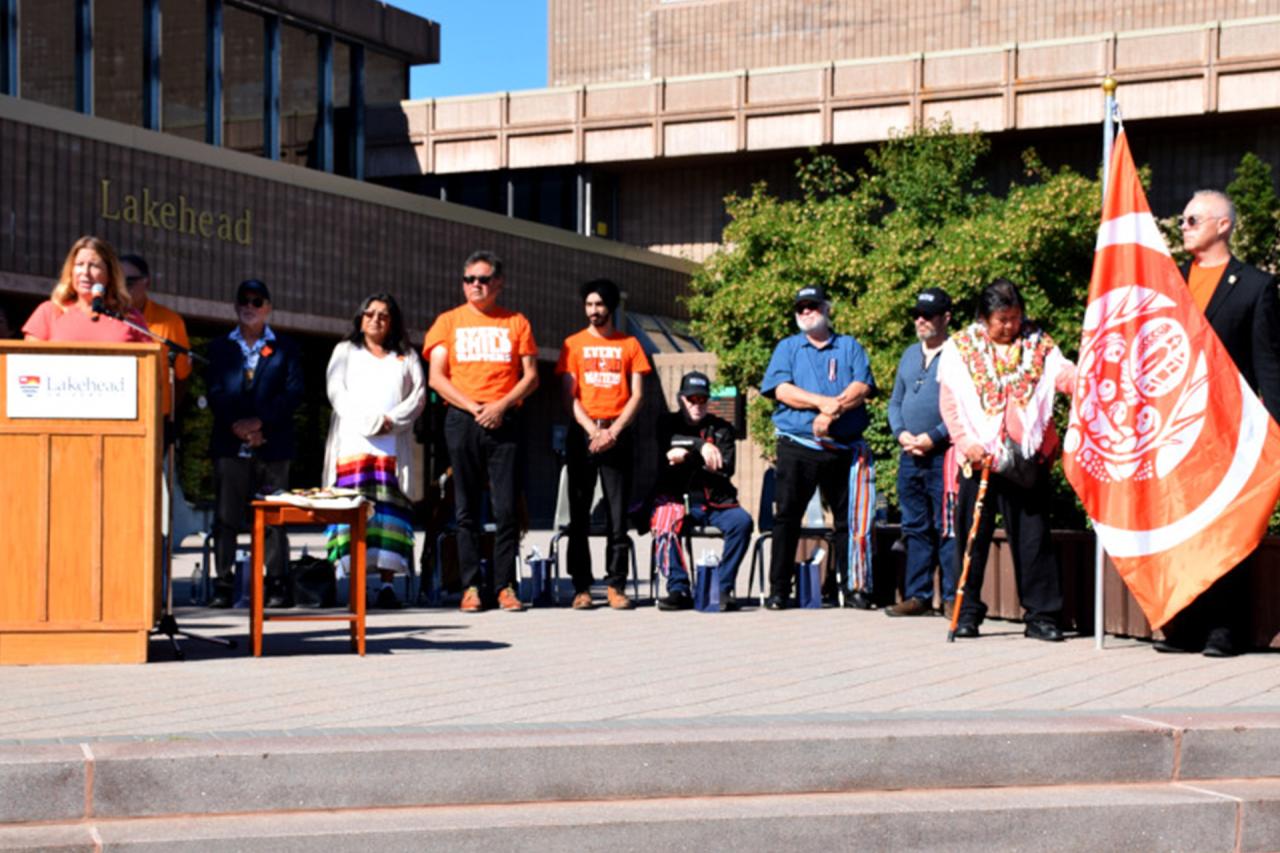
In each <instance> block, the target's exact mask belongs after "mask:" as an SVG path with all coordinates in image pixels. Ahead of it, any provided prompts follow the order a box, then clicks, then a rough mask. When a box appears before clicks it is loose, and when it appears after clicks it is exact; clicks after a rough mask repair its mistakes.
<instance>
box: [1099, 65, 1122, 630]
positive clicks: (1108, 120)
mask: <svg viewBox="0 0 1280 853" xmlns="http://www.w3.org/2000/svg"><path fill="white" fill-rule="evenodd" d="M1118 85H1119V84H1118V83H1117V82H1116V78H1114V77H1112V76H1110V75H1107V77H1106V78H1105V79H1103V81H1102V91H1103V92H1104V93H1105V95H1106V97H1105V100H1104V106H1103V117H1102V203H1103V205H1104V206H1105V205H1106V202H1107V189H1108V188H1109V187H1110V186H1111V144H1112V142H1113V141H1114V140H1115V111H1116V86H1118ZM1106 565H1107V554H1106V551H1104V550H1103V549H1102V539H1101V538H1100V537H1099V536H1098V532H1097V527H1096V525H1095V527H1094V534H1093V647H1094V648H1095V649H1097V650H1099V651H1101V650H1102V648H1103V638H1104V637H1105V636H1106V631H1105V626H1104V624H1103V618H1104V613H1103V610H1104V607H1103V598H1104V596H1103V573H1104V572H1103V570H1104V569H1105V568H1106Z"/></svg>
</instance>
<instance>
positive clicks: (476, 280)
mask: <svg viewBox="0 0 1280 853" xmlns="http://www.w3.org/2000/svg"><path fill="white" fill-rule="evenodd" d="M495 278H497V276H496V275H464V276H463V277H462V283H463V284H488V283H489V282H491V281H493V280H494V279H495Z"/></svg>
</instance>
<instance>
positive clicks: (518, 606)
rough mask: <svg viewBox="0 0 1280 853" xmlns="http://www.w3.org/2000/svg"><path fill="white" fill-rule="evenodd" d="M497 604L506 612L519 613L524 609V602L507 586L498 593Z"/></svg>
mask: <svg viewBox="0 0 1280 853" xmlns="http://www.w3.org/2000/svg"><path fill="white" fill-rule="evenodd" d="M498 606H499V607H501V608H502V609H503V610H505V611H507V612H508V613H519V612H520V611H522V610H524V602H522V601H521V600H520V598H519V596H517V595H516V591H515V590H514V589H512V588H511V587H509V586H504V587H503V588H502V592H500V593H498Z"/></svg>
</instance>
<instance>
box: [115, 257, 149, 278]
mask: <svg viewBox="0 0 1280 853" xmlns="http://www.w3.org/2000/svg"><path fill="white" fill-rule="evenodd" d="M120 263H122V264H129V265H130V266H133V267H136V268H137V270H138V272H140V273H142V277H143V278H151V267H149V266H147V262H146V260H144V259H143V257H142V255H121V256H120Z"/></svg>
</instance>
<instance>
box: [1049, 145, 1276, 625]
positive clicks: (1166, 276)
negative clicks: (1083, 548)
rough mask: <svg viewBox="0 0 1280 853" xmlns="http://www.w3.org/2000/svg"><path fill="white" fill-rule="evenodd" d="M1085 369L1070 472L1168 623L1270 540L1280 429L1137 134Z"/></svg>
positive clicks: (1098, 275) (1117, 199) (1122, 174)
mask: <svg viewBox="0 0 1280 853" xmlns="http://www.w3.org/2000/svg"><path fill="white" fill-rule="evenodd" d="M1078 367H1079V373H1078V379H1077V383H1076V391H1075V395H1074V397H1073V398H1072V400H1071V421H1070V425H1069V427H1068V428H1067V435H1066V437H1065V439H1064V441H1063V449H1064V457H1063V468H1064V469H1065V471H1066V474H1067V479H1068V480H1069V481H1070V482H1071V486H1072V487H1073V488H1074V489H1075V490H1076V493H1077V494H1078V495H1079V496H1080V500H1081V502H1083V504H1084V507H1085V510H1086V511H1087V512H1088V513H1089V517H1090V518H1091V519H1093V523H1094V528H1095V530H1096V531H1097V534H1098V537H1099V539H1100V541H1101V542H1102V546H1103V547H1104V548H1105V549H1106V551H1107V553H1108V554H1109V555H1110V556H1111V559H1112V561H1113V562H1114V563H1115V565H1116V568H1117V569H1118V570H1119V572H1120V576H1121V577H1122V578H1124V582H1125V584H1127V585H1128V587H1129V590H1130V591H1131V592H1132V593H1133V596H1134V598H1136V599H1137V601H1138V604H1139V605H1141V607H1142V611H1143V612H1144V613H1145V614H1146V616H1147V621H1149V622H1150V623H1151V625H1152V626H1153V627H1156V628H1158V627H1160V626H1161V625H1163V624H1164V623H1165V622H1167V621H1169V619H1170V618H1172V617H1173V616H1174V615H1176V614H1177V613H1178V612H1179V611H1180V610H1182V609H1183V608H1184V607H1186V606H1187V605H1188V604H1190V603H1191V602H1192V601H1193V600H1194V599H1195V598H1196V596H1198V595H1199V594H1200V593H1202V592H1204V591H1205V590H1206V589H1207V588H1208V587H1209V586H1210V584H1212V583H1213V582H1214V581H1215V580H1217V579H1218V578H1219V577H1221V576H1222V575H1224V574H1226V573H1227V572H1228V571H1229V570H1230V569H1231V568H1233V567H1234V566H1235V565H1236V564H1237V563H1239V562H1240V561H1241V560H1242V559H1244V558H1245V557H1246V556H1248V555H1249V553H1250V552H1252V551H1253V549H1254V548H1256V547H1257V545H1258V541H1259V540H1260V539H1261V538H1262V536H1263V534H1264V533H1265V532H1266V528H1267V519H1268V518H1269V517H1270V515H1271V510H1272V509H1273V508H1274V507H1275V505H1276V498H1277V495H1280V427H1278V426H1277V425H1276V424H1275V422H1274V421H1273V420H1272V419H1271V416H1270V415H1268V414H1267V410H1266V409H1264V408H1263V407H1262V403H1261V401H1259V399H1258V397H1257V395H1256V394H1254V393H1253V391H1252V390H1250V388H1249V386H1248V385H1247V384H1245V381H1244V379H1243V378H1242V377H1241V376H1240V372H1239V371H1238V370H1236V366H1235V363H1234V362H1233V361H1232V360H1231V356H1230V355H1228V354H1227V351H1226V349H1224V348H1223V346H1222V343H1221V341H1219V340H1218V336H1217V334H1216V333H1215V332H1214V331H1213V329H1212V328H1211V327H1210V326H1209V322H1208V321H1207V320H1206V319H1205V317H1204V314H1203V313H1201V311H1200V310H1199V309H1198V308H1197V307H1196V306H1195V304H1194V303H1193V302H1192V300H1191V295H1190V293H1189V292H1188V290H1187V286H1186V283H1185V282H1184V281H1183V280H1182V275H1181V273H1180V272H1179V271H1178V268H1177V266H1175V264H1174V262H1173V258H1172V257H1170V255H1169V249H1168V247H1167V246H1166V245H1165V242H1164V238H1163V237H1162V235H1161V233H1160V229H1159V228H1158V227H1157V225H1156V221H1155V218H1154V217H1153V216H1152V215H1151V208H1150V206H1149V205H1148V204H1147V197H1146V195H1145V194H1144V193H1143V191H1142V184H1141V183H1139V181H1138V173H1137V169H1135V168H1134V165H1133V157H1132V155H1131V154H1130V153H1129V144H1128V142H1127V141H1126V139H1125V135H1124V131H1123V130H1121V131H1120V133H1118V134H1117V135H1116V140H1115V147H1114V149H1113V151H1112V156H1111V185H1110V187H1109V188H1108V190H1107V196H1106V199H1105V200H1104V201H1103V205H1102V224H1101V226H1100V227H1099V228H1098V243H1097V248H1096V250H1095V254H1094V258H1093V278H1092V279H1091V280H1090V282H1089V305H1088V308H1087V309H1086V310H1085V318H1084V334H1083V336H1082V340H1081V343H1080V360H1079V364H1078Z"/></svg>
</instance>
